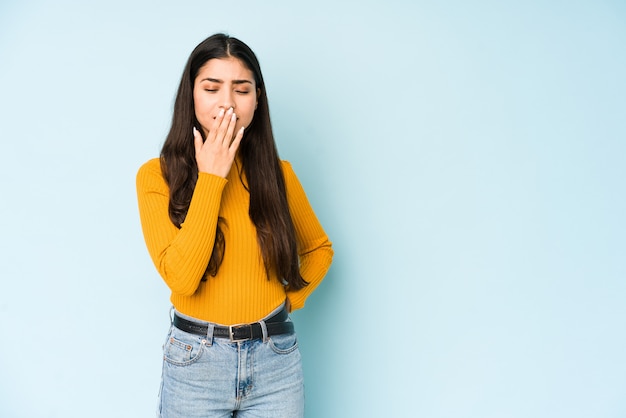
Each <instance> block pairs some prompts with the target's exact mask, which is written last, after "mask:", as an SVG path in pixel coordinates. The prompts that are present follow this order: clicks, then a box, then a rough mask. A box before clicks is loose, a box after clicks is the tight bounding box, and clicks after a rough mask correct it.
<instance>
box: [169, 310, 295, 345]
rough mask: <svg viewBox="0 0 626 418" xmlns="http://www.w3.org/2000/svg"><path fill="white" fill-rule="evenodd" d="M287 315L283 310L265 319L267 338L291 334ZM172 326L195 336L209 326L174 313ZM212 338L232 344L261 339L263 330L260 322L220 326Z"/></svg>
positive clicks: (216, 327) (291, 324)
mask: <svg viewBox="0 0 626 418" xmlns="http://www.w3.org/2000/svg"><path fill="white" fill-rule="evenodd" d="M288 317H289V314H288V313H287V311H286V310H285V309H282V310H281V311H280V312H278V313H277V314H276V315H274V316H272V317H270V318H268V319H266V320H265V321H264V322H265V328H266V329H267V336H268V337H269V336H272V335H280V334H292V333H293V331H294V327H293V322H291V321H289V322H287V318H288ZM173 323H174V326H175V327H176V328H178V329H179V330H181V331H185V332H188V333H190V334H196V335H207V332H208V331H209V326H208V325H206V324H203V323H199V322H195V321H190V320H188V319H185V318H181V317H180V316H178V315H176V312H174V322H173ZM213 337H216V338H228V339H229V340H230V341H232V342H238V341H247V340H255V339H257V338H263V329H262V328H261V323H260V322H255V323H253V324H241V325H231V326H229V327H224V326H221V325H215V327H214V328H213Z"/></svg>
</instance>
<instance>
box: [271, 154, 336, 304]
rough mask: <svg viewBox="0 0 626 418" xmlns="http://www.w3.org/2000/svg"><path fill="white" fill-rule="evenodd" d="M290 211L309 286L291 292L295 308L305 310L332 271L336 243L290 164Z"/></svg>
mask: <svg viewBox="0 0 626 418" xmlns="http://www.w3.org/2000/svg"><path fill="white" fill-rule="evenodd" d="M282 167H283V173H284V176H285V184H286V188H287V200H288V202H289V210H290V211H291V217H292V219H293V223H294V226H295V230H296V237H297V240H298V252H299V254H300V273H301V274H302V277H303V278H304V280H306V281H307V282H309V285H308V286H305V287H304V288H303V289H300V290H297V291H288V292H287V296H288V297H289V300H290V301H291V306H292V309H293V310H295V309H301V308H302V307H304V303H305V301H306V298H307V297H308V296H309V295H310V294H311V293H312V292H313V291H314V290H315V288H316V287H317V286H318V285H319V284H320V282H321V281H322V279H323V278H324V276H325V275H326V272H327V271H328V269H329V268H330V264H331V263H332V259H333V249H332V243H331V242H330V240H329V239H328V236H327V235H326V233H325V232H324V229H323V228H322V225H321V224H320V222H319V220H318V219H317V216H315V213H314V212H313V208H312V207H311V205H310V203H309V200H308V199H307V196H306V194H305V192H304V189H303V188H302V185H301V184H300V181H299V180H298V178H297V177H296V174H295V173H294V171H293V168H292V167H291V164H290V163H289V162H287V161H283V162H282Z"/></svg>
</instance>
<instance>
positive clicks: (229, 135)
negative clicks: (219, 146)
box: [224, 111, 237, 147]
mask: <svg viewBox="0 0 626 418" xmlns="http://www.w3.org/2000/svg"><path fill="white" fill-rule="evenodd" d="M235 125H237V115H236V114H235V112H234V111H233V113H232V114H231V115H230V123H229V124H228V128H226V136H225V137H224V145H226V146H229V147H230V145H231V143H232V142H233V135H234V134H235Z"/></svg>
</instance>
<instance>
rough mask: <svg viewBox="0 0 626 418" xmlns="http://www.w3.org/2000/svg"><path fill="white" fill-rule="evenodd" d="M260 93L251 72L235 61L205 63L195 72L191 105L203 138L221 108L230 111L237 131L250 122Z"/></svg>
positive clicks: (221, 60)
mask: <svg viewBox="0 0 626 418" xmlns="http://www.w3.org/2000/svg"><path fill="white" fill-rule="evenodd" d="M258 94H259V91H258V89H257V87H256V83H255V81H254V75H253V74H252V71H250V70H249V69H248V68H246V66H245V65H243V63H242V62H241V61H240V60H238V59H237V58H219V59H218V58H215V59H211V60H208V61H207V62H206V63H205V64H204V65H203V66H202V67H201V68H200V71H198V76H197V77H196V79H195V80H194V84H193V102H194V106H195V110H196V119H198V122H200V125H201V127H202V130H203V131H204V135H205V137H206V135H208V133H209V129H210V128H211V126H213V121H214V119H215V118H216V116H217V115H218V114H219V112H220V110H221V109H224V111H227V110H228V109H229V108H231V107H232V108H233V110H234V112H235V114H236V115H237V124H236V126H235V130H234V131H233V132H238V131H239V129H240V128H241V127H242V126H244V127H246V128H247V127H248V126H249V125H250V123H251V122H252V118H253V116H254V111H255V109H256V106H257V101H258Z"/></svg>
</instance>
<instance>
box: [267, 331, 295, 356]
mask: <svg viewBox="0 0 626 418" xmlns="http://www.w3.org/2000/svg"><path fill="white" fill-rule="evenodd" d="M268 344H269V345H270V347H271V348H272V351H274V352H275V353H276V354H289V353H291V352H292V351H294V350H297V349H298V339H297V338H296V333H295V332H294V333H292V334H280V335H272V336H271V337H270V338H269V342H268Z"/></svg>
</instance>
